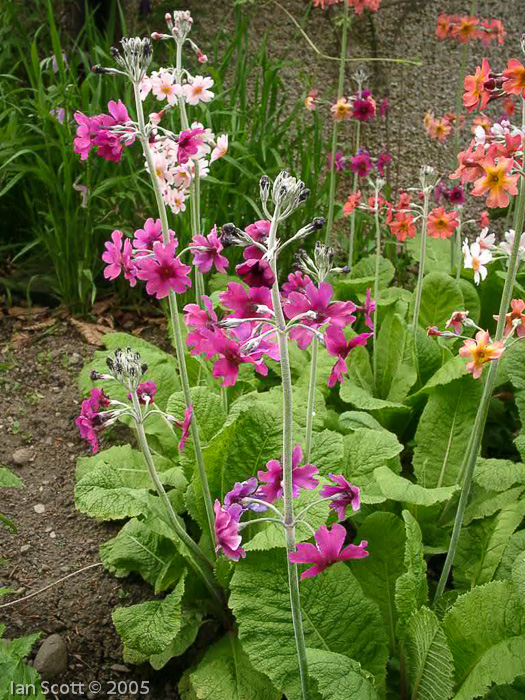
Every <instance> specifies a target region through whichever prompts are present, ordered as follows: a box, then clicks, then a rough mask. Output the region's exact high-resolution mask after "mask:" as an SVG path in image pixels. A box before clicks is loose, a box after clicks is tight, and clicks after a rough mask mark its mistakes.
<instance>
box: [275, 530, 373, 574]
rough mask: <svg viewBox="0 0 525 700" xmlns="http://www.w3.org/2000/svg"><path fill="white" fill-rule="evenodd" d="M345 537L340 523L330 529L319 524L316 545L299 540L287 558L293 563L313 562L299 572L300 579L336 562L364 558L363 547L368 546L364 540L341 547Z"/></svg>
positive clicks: (323, 569)
mask: <svg viewBox="0 0 525 700" xmlns="http://www.w3.org/2000/svg"><path fill="white" fill-rule="evenodd" d="M345 538H346V530H345V529H344V527H343V526H342V525H338V524H337V523H335V524H334V525H332V530H331V531H330V530H328V528H327V527H326V525H321V527H320V528H319V529H318V530H317V532H316V533H315V542H316V545H313V544H311V543H310V542H301V543H300V544H298V545H297V551H295V552H291V553H290V554H289V555H288V559H289V560H290V561H291V562H293V563H294V564H313V566H311V567H310V568H309V569H306V571H303V573H302V574H301V579H305V578H313V577H314V576H317V575H318V574H321V573H322V572H323V571H325V570H326V569H328V567H329V566H332V565H333V564H337V562H340V561H349V560H350V559H364V558H365V557H367V556H368V552H367V551H366V549H365V548H366V547H367V546H368V542H367V541H366V540H362V542H361V543H360V544H358V545H355V544H349V545H348V546H347V547H345V548H344V549H342V547H343V544H344V541H345Z"/></svg>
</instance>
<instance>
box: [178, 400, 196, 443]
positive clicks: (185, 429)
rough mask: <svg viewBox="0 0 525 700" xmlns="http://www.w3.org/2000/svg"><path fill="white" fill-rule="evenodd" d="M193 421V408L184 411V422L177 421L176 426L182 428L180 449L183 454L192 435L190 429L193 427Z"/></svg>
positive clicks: (189, 407) (188, 407)
mask: <svg viewBox="0 0 525 700" xmlns="http://www.w3.org/2000/svg"><path fill="white" fill-rule="evenodd" d="M192 420H193V406H187V407H186V410H185V411H184V420H182V421H175V425H177V426H178V427H179V428H182V435H181V437H180V440H179V444H178V448H179V450H180V451H181V452H182V450H183V449H184V446H185V445H186V442H187V440H188V437H189V435H190V427H191V421H192Z"/></svg>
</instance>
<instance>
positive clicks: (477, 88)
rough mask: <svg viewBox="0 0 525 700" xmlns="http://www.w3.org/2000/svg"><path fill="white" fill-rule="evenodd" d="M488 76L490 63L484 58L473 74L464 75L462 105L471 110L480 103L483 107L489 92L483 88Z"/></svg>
mask: <svg viewBox="0 0 525 700" xmlns="http://www.w3.org/2000/svg"><path fill="white" fill-rule="evenodd" d="M489 77H490V64H489V62H488V61H487V59H486V58H484V59H483V61H482V62H481V66H477V68H476V72H475V73H474V75H466V76H465V80H464V83H463V84H464V88H465V92H464V94H463V105H464V106H465V107H466V108H467V109H468V111H469V112H472V111H474V110H475V109H476V107H477V106H478V103H479V105H480V109H484V107H485V106H486V104H487V102H488V101H489V100H490V97H491V92H490V90H487V89H486V88H485V83H486V82H487V80H488V79H489Z"/></svg>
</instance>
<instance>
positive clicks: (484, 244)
mask: <svg viewBox="0 0 525 700" xmlns="http://www.w3.org/2000/svg"><path fill="white" fill-rule="evenodd" d="M495 240H496V236H495V234H493V233H489V229H488V227H485V228H484V229H482V231H481V233H480V234H479V236H478V237H477V239H476V243H479V247H480V248H481V250H488V249H489V248H492V247H493V246H494V242H495Z"/></svg>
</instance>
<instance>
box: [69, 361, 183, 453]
mask: <svg viewBox="0 0 525 700" xmlns="http://www.w3.org/2000/svg"><path fill="white" fill-rule="evenodd" d="M106 364H107V367H108V372H109V373H108V374H101V373H100V372H92V373H91V379H92V381H100V380H106V381H107V380H115V379H116V380H117V381H118V382H119V383H120V384H122V385H123V386H124V387H125V388H126V389H127V390H128V391H129V392H130V393H129V394H128V396H127V397H128V401H129V403H124V402H122V401H117V400H116V399H111V398H110V397H109V396H108V395H107V394H106V393H105V392H104V390H103V389H99V388H98V387H95V388H93V389H91V393H90V395H89V397H88V398H87V399H85V400H84V401H83V402H82V405H81V407H80V415H79V416H78V418H77V419H76V420H75V425H76V426H77V427H78V428H79V430H80V437H81V438H83V439H84V440H87V441H88V442H89V444H90V446H91V450H92V452H93V454H96V453H97V452H98V447H99V443H98V434H99V433H100V432H101V431H102V430H103V429H104V428H107V427H109V426H110V425H112V424H113V423H115V422H116V421H117V420H119V419H120V418H123V417H124V416H131V418H132V419H133V420H134V421H135V422H136V423H143V422H144V421H145V420H146V419H147V418H148V416H150V415H153V414H155V413H157V414H161V415H162V416H163V417H164V419H165V420H166V422H167V423H168V425H170V426H171V425H175V426H177V427H178V428H181V429H182V432H181V437H180V440H179V443H178V447H179V450H183V449H184V446H185V444H186V441H187V439H188V436H189V431H190V426H191V422H192V419H193V407H192V406H189V407H188V408H187V409H186V411H185V413H184V418H183V419H182V420H177V419H176V418H175V417H174V416H172V415H170V414H167V413H165V412H163V411H161V410H160V409H159V408H158V407H157V406H156V405H155V403H154V399H155V395H156V393H157V385H156V384H155V382H153V381H151V380H150V381H145V382H143V381H142V377H143V376H144V374H145V373H146V372H147V369H148V366H147V365H146V364H144V363H142V362H141V358H140V353H139V352H133V351H132V349H131V348H126V349H125V350H121V349H118V350H115V353H114V356H113V357H108V358H107V359H106ZM103 409H109V410H103Z"/></svg>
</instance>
